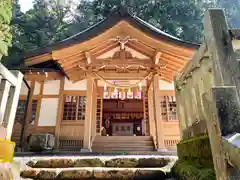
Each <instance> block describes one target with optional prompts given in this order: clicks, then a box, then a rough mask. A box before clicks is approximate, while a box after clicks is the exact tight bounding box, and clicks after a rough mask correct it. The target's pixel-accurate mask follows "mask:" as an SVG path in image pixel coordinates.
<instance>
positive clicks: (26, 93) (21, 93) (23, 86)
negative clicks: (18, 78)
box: [20, 81, 31, 96]
mask: <svg viewBox="0 0 240 180" xmlns="http://www.w3.org/2000/svg"><path fill="white" fill-rule="evenodd" d="M27 83H28V85H29V86H30V83H31V82H30V81H27ZM20 95H23V96H27V95H28V88H27V86H26V85H25V83H24V82H22V86H21V91H20Z"/></svg>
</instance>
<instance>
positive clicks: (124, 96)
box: [119, 89, 126, 100]
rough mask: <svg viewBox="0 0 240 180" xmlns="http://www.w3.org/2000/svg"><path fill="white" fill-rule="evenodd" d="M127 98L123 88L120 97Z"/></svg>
mask: <svg viewBox="0 0 240 180" xmlns="http://www.w3.org/2000/svg"><path fill="white" fill-rule="evenodd" d="M125 98H126V94H125V91H124V89H123V90H122V91H121V92H119V99H121V100H124V99H125Z"/></svg>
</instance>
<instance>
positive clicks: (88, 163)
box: [74, 158, 104, 167]
mask: <svg viewBox="0 0 240 180" xmlns="http://www.w3.org/2000/svg"><path fill="white" fill-rule="evenodd" d="M74 167H104V163H103V162H102V161H101V160H100V159H98V158H94V159H77V160H75V162H74Z"/></svg>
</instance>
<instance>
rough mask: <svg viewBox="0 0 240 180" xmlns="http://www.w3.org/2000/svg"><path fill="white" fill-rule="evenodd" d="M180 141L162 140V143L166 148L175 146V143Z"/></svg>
mask: <svg viewBox="0 0 240 180" xmlns="http://www.w3.org/2000/svg"><path fill="white" fill-rule="evenodd" d="M179 142H180V140H167V139H166V140H164V144H165V147H166V148H174V147H177V144H178V143H179Z"/></svg>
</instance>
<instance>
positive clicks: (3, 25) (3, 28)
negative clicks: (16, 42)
mask: <svg viewBox="0 0 240 180" xmlns="http://www.w3.org/2000/svg"><path fill="white" fill-rule="evenodd" d="M11 18H12V1H11V0H1V1H0V59H1V57H2V56H6V55H7V53H8V47H9V46H11V41H12V35H11V33H10V26H9V24H10V22H11Z"/></svg>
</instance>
